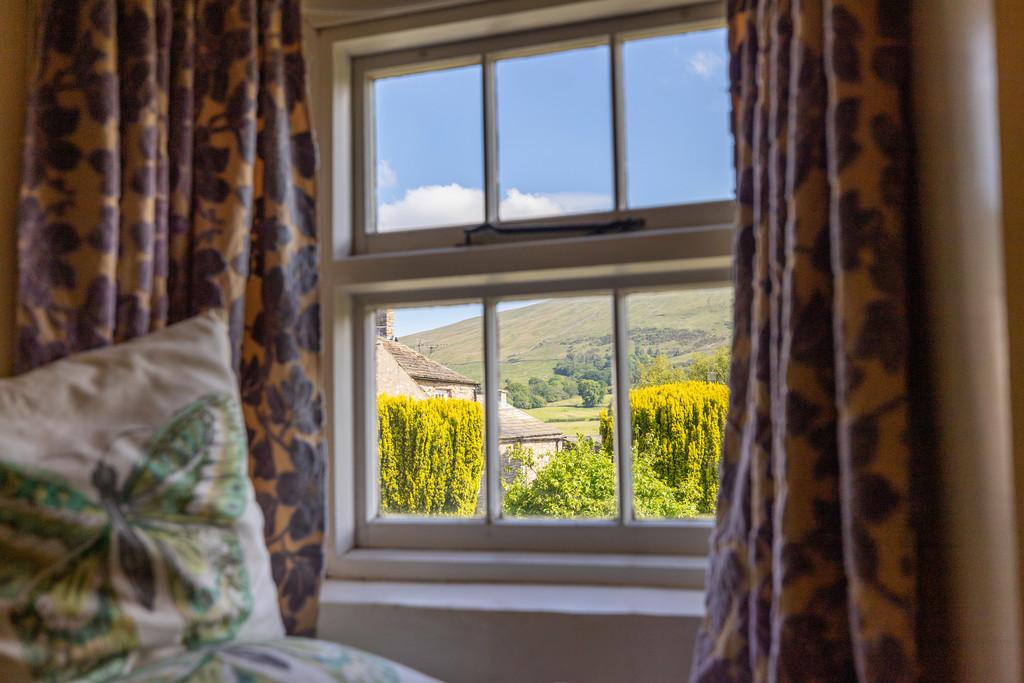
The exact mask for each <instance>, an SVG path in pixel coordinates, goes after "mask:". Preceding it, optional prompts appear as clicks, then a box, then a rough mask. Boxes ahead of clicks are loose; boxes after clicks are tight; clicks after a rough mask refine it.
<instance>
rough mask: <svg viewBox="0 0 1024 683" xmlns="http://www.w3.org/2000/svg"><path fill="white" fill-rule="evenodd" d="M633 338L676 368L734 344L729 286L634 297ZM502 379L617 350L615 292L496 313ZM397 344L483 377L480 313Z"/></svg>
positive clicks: (544, 373) (546, 373)
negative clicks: (570, 357) (614, 342)
mask: <svg viewBox="0 0 1024 683" xmlns="http://www.w3.org/2000/svg"><path fill="white" fill-rule="evenodd" d="M628 308H629V312H628V317H629V328H630V337H631V339H632V340H633V341H634V343H637V344H639V346H640V348H641V349H642V350H643V351H645V352H646V353H649V354H652V355H655V354H664V355H667V356H669V357H670V358H671V360H672V363H673V364H674V365H677V366H682V365H685V364H686V363H687V362H688V361H689V359H690V357H691V356H692V354H693V353H695V352H706V351H710V350H713V349H716V348H718V347H720V346H723V345H725V344H728V343H729V340H730V337H731V334H732V290H731V289H730V288H718V289H694V290H682V291H672V292H656V293H645V294H642V295H634V296H633V297H632V298H631V299H630V301H629V307H628ZM498 329H499V348H498V355H499V358H500V359H501V361H502V362H501V370H500V372H501V380H502V382H504V381H505V380H506V379H512V380H514V381H518V382H525V381H527V380H528V379H529V378H530V377H542V378H547V377H550V376H551V375H552V373H553V370H554V367H555V365H556V364H557V363H558V362H559V361H560V360H563V359H565V358H566V357H567V356H568V355H569V354H576V355H577V356H578V355H582V354H585V353H588V352H596V353H598V354H600V355H604V354H610V353H611V349H612V312H611V298H610V297H607V296H605V297H596V296H590V297H573V298H561V299H546V300H544V301H540V302H538V303H536V304H532V305H530V306H524V307H523V308H516V309H513V310H509V311H501V310H500V309H499V313H498ZM400 341H401V342H402V343H404V344H406V345H408V346H411V347H412V348H414V349H418V350H419V351H420V352H421V353H423V354H425V355H427V356H429V357H430V358H432V359H434V360H436V361H438V362H439V363H443V364H444V365H447V366H448V367H450V368H452V369H453V370H457V371H458V372H461V373H463V374H464V375H467V376H468V377H472V378H474V379H476V380H481V379H482V377H483V363H482V353H483V342H482V323H481V320H480V318H472V319H469V320H462V321H460V322H457V323H454V324H452V325H447V326H445V327H440V328H437V329H434V330H428V331H426V332H419V333H417V334H413V335H408V336H406V337H403V338H402V339H400Z"/></svg>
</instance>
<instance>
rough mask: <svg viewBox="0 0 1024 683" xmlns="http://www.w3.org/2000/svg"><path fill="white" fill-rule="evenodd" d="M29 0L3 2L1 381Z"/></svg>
mask: <svg viewBox="0 0 1024 683" xmlns="http://www.w3.org/2000/svg"><path fill="white" fill-rule="evenodd" d="M28 4H29V0H7V1H5V2H0V26H2V27H3V28H4V38H3V40H4V46H3V49H2V50H0V74H3V76H4V81H5V83H4V94H3V97H0V377H6V376H7V375H8V374H10V371H11V362H12V361H13V355H14V354H13V350H14V289H15V278H16V273H17V270H16V267H15V265H16V264H15V253H16V249H15V221H16V219H17V213H18V185H19V181H20V176H21V150H22V131H23V129H24V125H25V74H26V71H25V62H26V57H27V55H28Z"/></svg>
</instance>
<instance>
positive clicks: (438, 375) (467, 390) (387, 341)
mask: <svg viewBox="0 0 1024 683" xmlns="http://www.w3.org/2000/svg"><path fill="white" fill-rule="evenodd" d="M388 313H390V311H388ZM392 325H393V320H392V319H390V318H386V317H384V312H383V311H382V312H379V313H378V314H377V349H376V361H377V366H376V383H377V393H379V394H389V395H392V396H412V397H414V398H424V399H425V398H460V399H466V400H469V401H479V402H480V403H483V402H484V392H483V391H482V389H481V388H480V385H479V383H477V382H476V381H475V380H473V379H470V378H469V377H466V376H465V375H463V374H461V373H458V372H455V371H454V370H452V369H451V368H449V367H447V366H445V365H442V364H440V363H438V362H437V361H434V360H431V359H430V358H427V357H426V356H424V355H423V354H422V353H419V352H418V351H416V350H414V349H412V348H410V347H408V346H406V345H405V344H402V343H400V342H398V341H396V340H395V339H394V337H393V334H392V333H391V331H392V329H393V328H392ZM498 424H499V426H500V430H499V439H498V441H499V444H500V448H501V453H502V454H503V455H504V454H505V452H506V451H507V450H508V448H509V447H511V446H513V445H515V444H520V445H522V446H524V447H526V448H529V449H530V450H532V451H533V453H534V455H535V456H536V457H537V461H538V462H537V464H538V465H543V463H544V462H546V460H547V457H546V456H549V455H550V454H551V453H554V452H557V451H558V450H560V449H561V448H562V446H563V445H564V444H565V443H566V440H567V438H568V437H567V436H566V435H565V434H563V433H562V432H561V431H559V430H558V429H556V428H554V427H553V426H551V425H549V424H547V423H546V422H541V421H540V420H538V419H537V418H535V417H533V416H532V415H530V414H529V413H526V412H525V411H522V410H520V409H519V408H516V407H515V406H513V405H512V404H510V403H509V402H508V397H507V393H506V392H505V391H500V392H499V403H498Z"/></svg>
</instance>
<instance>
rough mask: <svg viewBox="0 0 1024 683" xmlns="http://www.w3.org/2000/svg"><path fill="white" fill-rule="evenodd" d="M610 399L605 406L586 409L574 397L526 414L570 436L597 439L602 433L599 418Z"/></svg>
mask: <svg viewBox="0 0 1024 683" xmlns="http://www.w3.org/2000/svg"><path fill="white" fill-rule="evenodd" d="M610 399H611V396H610V395H609V398H608V399H607V400H605V402H604V405H603V406H595V407H593V408H584V407H583V404H582V401H581V400H580V397H579V396H573V397H572V398H567V399H565V400H564V401H555V402H554V403H549V404H548V405H546V406H544V407H543V408H534V409H532V410H527V411H526V412H527V413H529V414H530V415H532V416H533V417H535V418H537V419H538V420H540V421H541V422H547V423H548V424H551V425H552V426H554V427H556V428H557V429H559V430H560V431H561V432H562V433H564V434H567V435H568V436H576V434H577V433H579V434H582V435H583V436H593V437H597V436H599V435H600V432H601V426H600V425H601V423H600V421H599V420H598V416H599V415H600V414H601V411H602V410H606V409H607V407H608V400H610Z"/></svg>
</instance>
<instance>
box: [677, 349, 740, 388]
mask: <svg viewBox="0 0 1024 683" xmlns="http://www.w3.org/2000/svg"><path fill="white" fill-rule="evenodd" d="M730 362H731V360H730V358H729V349H728V347H725V346H720V347H719V348H717V349H715V350H714V351H712V352H711V353H703V354H701V355H699V356H695V357H694V359H693V361H692V362H691V363H690V365H689V366H688V367H687V368H686V379H689V380H696V381H700V382H714V383H717V384H728V383H729V364H730Z"/></svg>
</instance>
